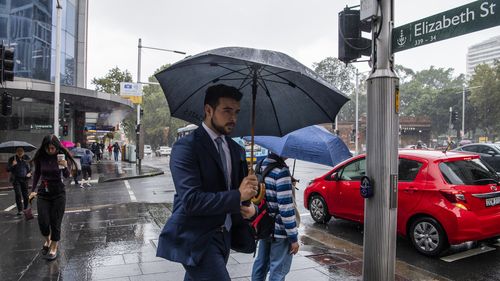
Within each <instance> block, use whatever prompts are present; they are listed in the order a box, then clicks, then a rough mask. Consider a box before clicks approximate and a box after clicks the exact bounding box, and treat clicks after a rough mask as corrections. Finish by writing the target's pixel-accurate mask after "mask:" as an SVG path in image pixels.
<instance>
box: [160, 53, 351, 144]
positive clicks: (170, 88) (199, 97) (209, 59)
mask: <svg viewBox="0 0 500 281" xmlns="http://www.w3.org/2000/svg"><path fill="white" fill-rule="evenodd" d="M155 76H156V78H157V79H158V82H159V83H160V85H161V87H162V89H163V92H164V93H165V96H166V98H167V101H168V106H169V108H170V112H171V114H172V116H174V117H177V118H180V119H183V120H186V121H188V122H191V123H194V124H196V125H200V124H201V122H202V121H203V116H204V107H203V102H204V97H205V90H206V89H207V88H208V87H210V86H212V85H215V84H226V85H228V86H233V87H236V88H237V89H239V90H240V91H241V92H242V93H243V98H242V100H241V111H240V113H239V115H238V123H237V125H236V127H235V128H234V130H233V134H232V135H233V136H247V135H254V134H256V135H271V136H283V135H285V134H287V133H289V132H291V131H294V130H296V129H299V128H303V127H306V126H309V125H314V124H321V123H327V122H333V121H334V120H335V116H336V115H337V113H338V111H339V110H340V108H341V107H342V106H343V105H344V104H345V103H346V102H347V101H348V100H349V99H348V98H347V97H346V96H344V95H343V94H342V93H341V92H340V91H339V90H338V89H337V88H335V87H334V86H332V85H330V84H329V83H328V82H326V81H325V80H323V79H322V78H321V77H319V76H318V75H317V74H316V73H315V72H314V71H312V70H311V69H309V68H307V67H306V66H304V65H302V64H300V63H299V62H298V61H296V60H295V59H293V58H291V57H289V56H288V55H286V54H283V53H280V52H275V51H269V50H258V49H251V48H241V47H226V48H219V49H214V50H210V51H207V52H203V53H200V54H198V55H195V56H191V57H188V58H186V59H184V60H182V61H180V62H178V63H176V64H174V65H172V66H170V67H168V68H166V69H165V70H163V71H161V72H159V73H157V74H156V75H155ZM256 109H257V110H258V114H255V110H256ZM253 118H255V120H254V119H253ZM252 128H254V129H255V132H252Z"/></svg>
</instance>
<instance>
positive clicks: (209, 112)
mask: <svg viewBox="0 0 500 281" xmlns="http://www.w3.org/2000/svg"><path fill="white" fill-rule="evenodd" d="M204 110H205V117H207V116H212V115H213V111H214V109H213V108H212V107H211V106H210V105H209V104H205V107H204Z"/></svg>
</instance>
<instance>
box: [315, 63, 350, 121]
mask: <svg viewBox="0 0 500 281" xmlns="http://www.w3.org/2000/svg"><path fill="white" fill-rule="evenodd" d="M313 68H314V71H315V72H316V73H318V74H319V75H320V76H321V77H323V79H325V80H326V81H328V82H330V83H331V84H332V85H334V86H335V87H337V89H339V90H340V91H341V92H342V93H344V94H346V95H347V96H348V97H349V98H350V99H351V100H350V101H348V102H347V103H346V104H345V105H344V106H343V107H342V109H341V110H340V112H339V114H338V120H339V121H348V120H349V121H351V120H354V118H355V117H354V115H355V107H356V104H355V102H356V100H355V98H354V87H355V85H354V83H353V81H354V79H356V68H355V67H354V66H352V65H351V64H347V65H346V64H344V63H343V62H341V61H340V60H339V59H337V58H333V57H328V58H326V59H324V60H322V61H320V62H319V63H314V64H313Z"/></svg>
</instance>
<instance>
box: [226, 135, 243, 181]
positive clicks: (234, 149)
mask: <svg viewBox="0 0 500 281" xmlns="http://www.w3.org/2000/svg"><path fill="white" fill-rule="evenodd" d="M226 142H227V143H228V146H229V151H231V166H232V169H231V182H232V186H233V188H238V187H239V172H240V169H241V165H240V161H242V159H241V154H240V150H239V145H238V144H236V143H235V142H234V141H233V140H232V139H231V138H230V137H228V136H226Z"/></svg>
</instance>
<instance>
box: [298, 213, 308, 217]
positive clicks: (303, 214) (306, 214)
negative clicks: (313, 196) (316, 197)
mask: <svg viewBox="0 0 500 281" xmlns="http://www.w3.org/2000/svg"><path fill="white" fill-rule="evenodd" d="M308 215H309V213H302V214H300V216H301V217H303V216H308Z"/></svg>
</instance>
